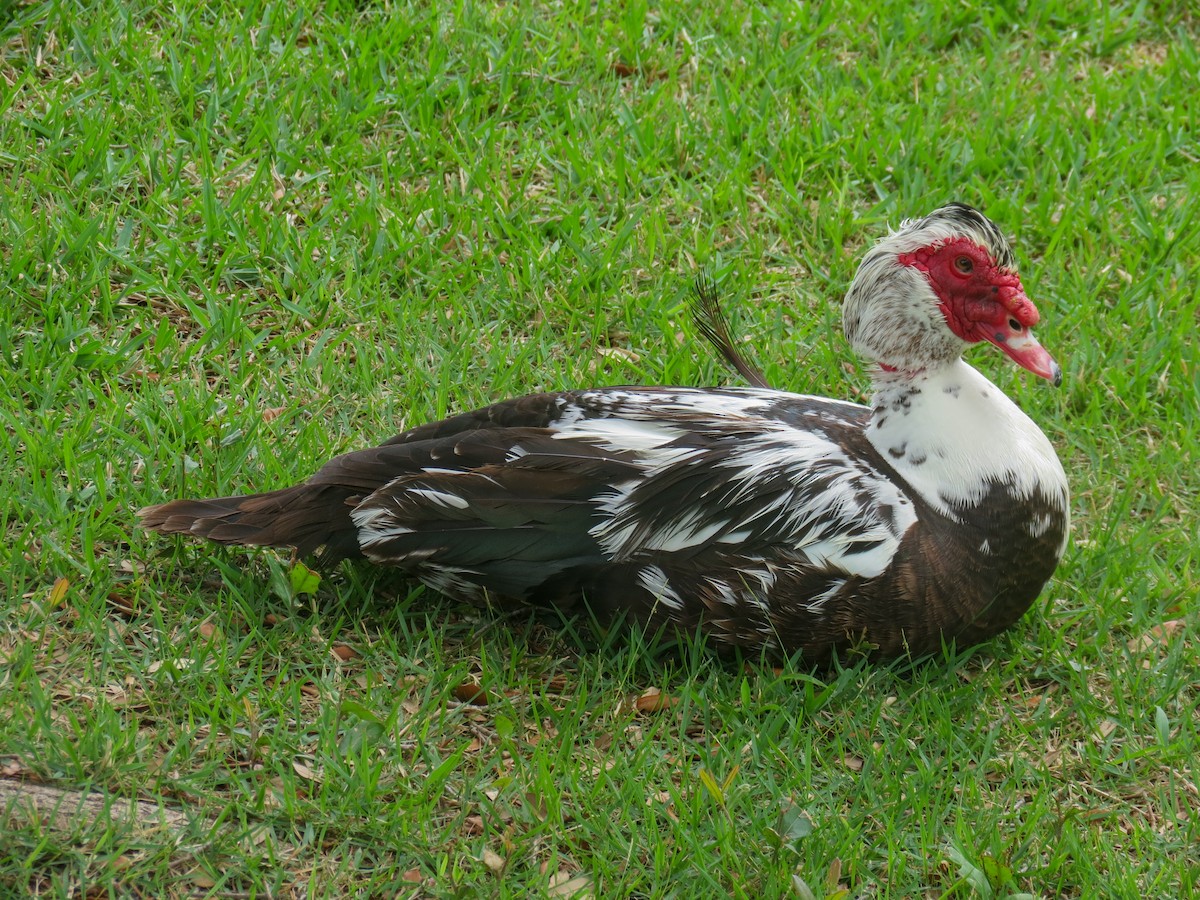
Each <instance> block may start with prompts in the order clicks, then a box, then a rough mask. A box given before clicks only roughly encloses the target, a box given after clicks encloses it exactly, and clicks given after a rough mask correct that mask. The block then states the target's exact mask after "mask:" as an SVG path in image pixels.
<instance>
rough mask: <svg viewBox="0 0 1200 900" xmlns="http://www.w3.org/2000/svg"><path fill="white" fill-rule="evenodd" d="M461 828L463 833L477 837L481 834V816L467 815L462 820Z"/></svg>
mask: <svg viewBox="0 0 1200 900" xmlns="http://www.w3.org/2000/svg"><path fill="white" fill-rule="evenodd" d="M462 830H463V834H465V835H468V836H469V837H479V835H481V834H483V816H481V815H478V814H473V815H469V816H467V819H466V821H465V822H463V828H462Z"/></svg>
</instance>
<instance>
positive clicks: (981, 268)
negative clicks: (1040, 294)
mask: <svg viewBox="0 0 1200 900" xmlns="http://www.w3.org/2000/svg"><path fill="white" fill-rule="evenodd" d="M898 260H899V262H900V264H901V265H905V266H912V267H913V268H914V269H917V270H919V271H921V272H924V273H925V277H926V278H928V279H929V284H930V286H931V287H932V288H933V292H934V294H935V295H936V296H937V298H938V306H939V308H940V309H941V311H942V315H944V316H945V317H946V324H947V325H948V326H949V328H950V330H951V331H953V332H954V333H955V334H956V335H958V337H960V338H962V339H963V340H964V341H966V342H967V343H971V344H974V343H978V342H980V341H988V342H989V343H992V344H995V345H996V346H997V347H999V348H1000V349H1001V350H1003V351H1004V352H1005V353H1006V354H1007V355H1008V356H1009V357H1010V358H1012V360H1013V361H1014V362H1015V363H1017V365H1019V366H1021V367H1022V368H1025V369H1028V370H1029V371H1030V372H1032V373H1033V374H1035V375H1038V376H1040V377H1042V378H1047V379H1050V380H1051V381H1053V382H1054V384H1056V385H1057V384H1060V383H1061V381H1062V370H1061V369H1060V368H1059V366H1058V363H1056V362H1055V361H1054V358H1053V357H1052V356H1050V354H1049V353H1047V352H1046V351H1045V350H1044V349H1043V348H1042V346H1041V344H1039V343H1038V341H1037V338H1035V337H1034V336H1033V332H1032V331H1031V330H1030V329H1031V328H1032V327H1033V326H1034V325H1036V324H1037V322H1038V318H1039V317H1038V311H1037V307H1035V306H1034V305H1033V301H1031V300H1030V299H1029V298H1028V297H1027V296H1025V289H1024V288H1023V287H1022V286H1021V279H1020V277H1019V276H1018V275H1017V273H1016V272H1013V271H1012V270H1011V269H1006V268H1001V267H1000V266H997V265H996V263H995V261H994V260H993V259H992V256H991V254H990V253H988V251H987V250H985V249H984V248H983V247H981V246H979V244H977V243H975V242H974V241H972V240H971V239H970V238H966V237H957V238H951V239H949V240H946V241H940V242H938V243H934V244H930V245H929V246H927V247H921V248H919V249H917V250H914V251H912V252H910V253H902V254H900V256H899V257H898Z"/></svg>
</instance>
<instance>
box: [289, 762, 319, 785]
mask: <svg viewBox="0 0 1200 900" xmlns="http://www.w3.org/2000/svg"><path fill="white" fill-rule="evenodd" d="M292 770H293V771H294V772H295V773H296V774H297V775H299V776H300V777H301V778H304V779H306V780H308V781H317V780H319V777H320V776H318V775H317V773H316V772H315V771H313V770H312V769H311V768H309V767H308V766H307V765H305V764H304V763H302V762H300V760H298V759H295V760H292Z"/></svg>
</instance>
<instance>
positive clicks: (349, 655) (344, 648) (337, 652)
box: [333, 644, 359, 662]
mask: <svg viewBox="0 0 1200 900" xmlns="http://www.w3.org/2000/svg"><path fill="white" fill-rule="evenodd" d="M333 655H334V656H336V657H337V658H338V659H340V660H341V661H342V662H349V661H350V660H352V659H358V658H359V652H358V651H357V650H355V649H354V648H353V647H351V646H349V645H348V644H334V645H333Z"/></svg>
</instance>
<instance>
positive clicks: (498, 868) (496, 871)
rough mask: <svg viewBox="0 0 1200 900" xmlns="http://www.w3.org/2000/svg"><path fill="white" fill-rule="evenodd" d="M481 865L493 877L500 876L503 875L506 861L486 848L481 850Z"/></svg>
mask: <svg viewBox="0 0 1200 900" xmlns="http://www.w3.org/2000/svg"><path fill="white" fill-rule="evenodd" d="M482 859H483V864H484V865H485V866H487V867H488V871H490V872H491V873H492V874H493V875H501V874H503V873H504V865H505V863H506V860H505V859H504V857H503V856H501V855H500V854H499V853H496V852H495V851H494V850H489V849H487V848H486V847H485V848H484V850H483V857H482Z"/></svg>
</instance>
